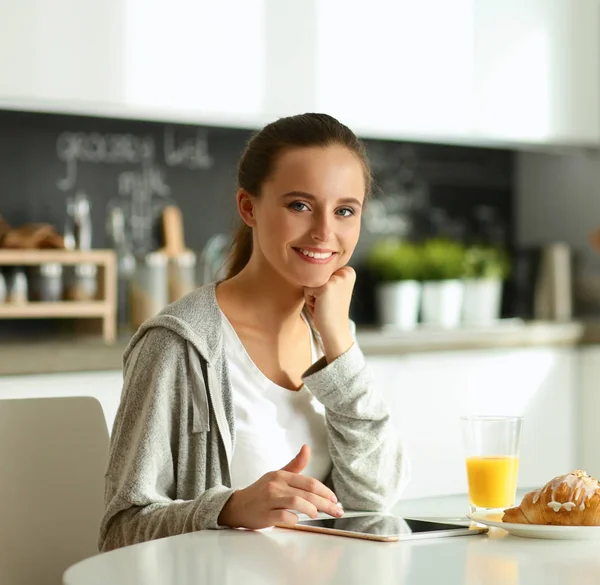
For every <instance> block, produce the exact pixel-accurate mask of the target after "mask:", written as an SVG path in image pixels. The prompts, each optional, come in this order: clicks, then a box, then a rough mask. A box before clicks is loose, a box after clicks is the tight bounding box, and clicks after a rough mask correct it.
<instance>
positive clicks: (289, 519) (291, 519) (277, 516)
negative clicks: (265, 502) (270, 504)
mask: <svg viewBox="0 0 600 585" xmlns="http://www.w3.org/2000/svg"><path fill="white" fill-rule="evenodd" d="M267 522H268V523H269V524H270V525H271V526H277V525H278V524H287V525H288V526H289V525H290V524H291V525H294V524H297V523H298V515H297V514H294V512H290V511H289V510H271V511H270V512H269V515H268V518H267Z"/></svg>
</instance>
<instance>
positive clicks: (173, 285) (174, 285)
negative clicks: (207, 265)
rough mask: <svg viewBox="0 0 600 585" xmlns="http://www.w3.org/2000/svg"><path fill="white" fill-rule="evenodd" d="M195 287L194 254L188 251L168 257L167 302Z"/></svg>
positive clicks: (178, 297)
mask: <svg viewBox="0 0 600 585" xmlns="http://www.w3.org/2000/svg"><path fill="white" fill-rule="evenodd" d="M195 288H196V254H194V252H192V251H189V252H186V253H184V254H179V255H178V256H176V257H174V258H170V259H169V302H170V303H172V302H174V301H177V300H178V299H180V298H181V297H183V296H185V295H187V294H188V293H190V292H192V291H193V290H194V289H195Z"/></svg>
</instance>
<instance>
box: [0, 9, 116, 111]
mask: <svg viewBox="0 0 600 585" xmlns="http://www.w3.org/2000/svg"><path fill="white" fill-rule="evenodd" d="M119 4H120V3H119V1H118V0H104V1H102V2H90V1H85V2H83V1H78V0H53V1H52V2H47V1H46V0H19V1H18V2H14V1H12V0H0V99H2V101H7V100H13V101H14V102H15V103H20V101H23V102H24V103H25V104H26V103H27V101H28V100H31V99H35V100H39V101H42V102H44V103H48V104H52V103H53V102H55V101H60V102H63V101H88V102H96V103H109V102H111V101H114V100H115V99H118V97H119V94H120V83H121V80H122V77H121V69H120V67H121V65H120V53H121V48H122V35H121V32H122V25H123V22H122V19H121V12H120V10H119Z"/></svg>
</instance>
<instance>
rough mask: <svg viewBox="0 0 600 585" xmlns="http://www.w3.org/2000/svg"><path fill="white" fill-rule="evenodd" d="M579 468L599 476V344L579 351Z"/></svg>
mask: <svg viewBox="0 0 600 585" xmlns="http://www.w3.org/2000/svg"><path fill="white" fill-rule="evenodd" d="M579 359H580V363H579V367H580V369H579V372H580V386H581V402H580V407H579V409H580V412H581V422H580V425H581V452H582V464H581V468H582V469H584V470H585V471H587V472H588V473H589V474H590V475H593V476H594V477H600V450H599V449H598V445H599V444H600V427H599V425H598V419H599V418H600V383H599V382H598V381H599V380H600V346H598V345H591V346H589V347H584V348H583V349H582V350H581V353H580V357H579Z"/></svg>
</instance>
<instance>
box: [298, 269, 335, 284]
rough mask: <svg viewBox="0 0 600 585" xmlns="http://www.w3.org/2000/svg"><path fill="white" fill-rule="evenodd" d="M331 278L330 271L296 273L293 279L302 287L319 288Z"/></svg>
mask: <svg viewBox="0 0 600 585" xmlns="http://www.w3.org/2000/svg"><path fill="white" fill-rule="evenodd" d="M330 278H331V273H329V272H328V273H326V274H313V275H306V274H304V275H297V276H296V278H295V279H294V280H295V281H296V282H297V283H298V284H299V285H300V286H301V287H302V288H319V287H321V286H324V285H326V284H327V283H328V282H329V279H330Z"/></svg>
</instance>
